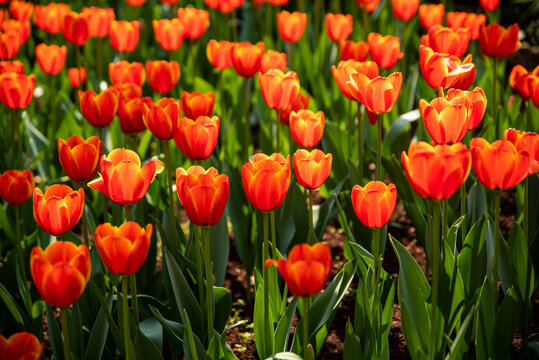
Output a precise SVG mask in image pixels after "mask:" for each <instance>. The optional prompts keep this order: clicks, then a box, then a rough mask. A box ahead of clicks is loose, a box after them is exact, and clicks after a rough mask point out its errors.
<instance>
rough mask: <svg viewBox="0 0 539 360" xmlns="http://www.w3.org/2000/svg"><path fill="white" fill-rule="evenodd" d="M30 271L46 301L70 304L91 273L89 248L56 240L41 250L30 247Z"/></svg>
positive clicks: (76, 298)
mask: <svg viewBox="0 0 539 360" xmlns="http://www.w3.org/2000/svg"><path fill="white" fill-rule="evenodd" d="M30 271H31V273H32V279H33V280H34V284H35V285H36V289H37V291H38V292H39V294H40V295H41V297H42V298H43V300H45V302H46V303H47V304H50V305H52V306H55V307H65V306H69V305H72V304H73V303H74V302H75V301H77V300H78V299H79V297H80V296H81V295H82V293H83V292H84V288H85V287H86V284H87V283H88V280H90V275H91V274H92V262H91V261H90V252H89V251H88V248H87V247H86V246H85V245H79V246H77V245H75V244H73V243H72V242H69V241H57V242H55V243H52V244H50V245H49V246H47V248H46V249H45V251H43V249H41V248H40V247H39V246H36V247H34V248H33V249H32V254H31V255H30Z"/></svg>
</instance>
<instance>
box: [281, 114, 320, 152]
mask: <svg viewBox="0 0 539 360" xmlns="http://www.w3.org/2000/svg"><path fill="white" fill-rule="evenodd" d="M288 125H290V133H291V134H292V138H293V139H294V141H295V142H296V143H297V144H298V145H299V146H301V147H304V148H311V147H314V146H315V145H316V144H318V142H319V141H320V139H322V135H323V134H324V125H325V117H324V113H323V112H322V111H319V112H317V113H316V114H315V113H314V112H312V111H311V110H300V111H298V112H295V111H292V112H291V113H290V118H289V123H288Z"/></svg>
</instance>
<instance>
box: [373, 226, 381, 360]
mask: <svg viewBox="0 0 539 360" xmlns="http://www.w3.org/2000/svg"><path fill="white" fill-rule="evenodd" d="M372 249H373V251H372V257H373V260H374V278H373V279H372V288H373V300H372V301H373V314H374V332H375V334H376V336H377V337H378V333H379V330H380V315H379V311H380V306H379V303H380V301H379V299H378V296H379V295H378V288H379V282H380V267H381V264H382V262H381V261H380V229H372ZM375 354H378V342H376V343H375Z"/></svg>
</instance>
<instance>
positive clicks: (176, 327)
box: [148, 305, 184, 349]
mask: <svg viewBox="0 0 539 360" xmlns="http://www.w3.org/2000/svg"><path fill="white" fill-rule="evenodd" d="M148 308H149V309H150V312H151V313H152V314H153V316H154V317H155V319H157V321H159V323H160V324H161V326H162V327H163V330H165V334H166V335H167V339H168V340H169V343H171V345H172V346H173V348H175V349H181V348H183V336H184V326H183V325H182V324H180V323H178V322H175V321H172V320H167V319H165V318H164V317H163V315H162V314H161V312H160V311H159V310H158V309H156V308H154V307H153V306H152V305H148Z"/></svg>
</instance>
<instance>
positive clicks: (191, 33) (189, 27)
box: [178, 7, 210, 40]
mask: <svg viewBox="0 0 539 360" xmlns="http://www.w3.org/2000/svg"><path fill="white" fill-rule="evenodd" d="M178 19H180V22H181V23H182V24H183V28H184V31H185V32H184V36H185V37H186V38H188V39H189V40H196V39H198V38H200V37H201V36H202V35H204V33H205V32H206V30H207V29H208V27H209V26H210V13H209V12H207V11H206V10H203V9H195V8H192V7H188V8H179V9H178Z"/></svg>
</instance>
